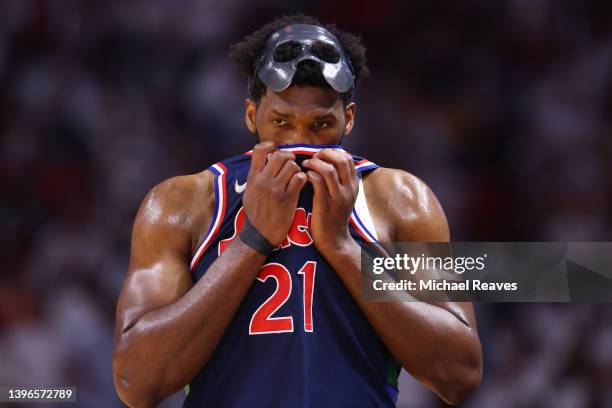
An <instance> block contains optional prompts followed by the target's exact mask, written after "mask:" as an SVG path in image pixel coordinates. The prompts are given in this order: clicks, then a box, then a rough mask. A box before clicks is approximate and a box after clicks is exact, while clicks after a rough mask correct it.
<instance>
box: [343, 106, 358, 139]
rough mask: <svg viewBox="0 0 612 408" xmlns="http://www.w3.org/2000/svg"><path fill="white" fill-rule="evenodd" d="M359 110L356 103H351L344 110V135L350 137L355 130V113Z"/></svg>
mask: <svg viewBox="0 0 612 408" xmlns="http://www.w3.org/2000/svg"><path fill="white" fill-rule="evenodd" d="M356 110H357V105H355V102H351V103H349V104H348V105H347V106H346V108H345V109H344V120H345V125H344V135H348V134H349V133H351V130H353V125H354V124H355V111H356Z"/></svg>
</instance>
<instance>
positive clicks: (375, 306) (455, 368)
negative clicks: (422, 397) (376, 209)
mask: <svg viewBox="0 0 612 408" xmlns="http://www.w3.org/2000/svg"><path fill="white" fill-rule="evenodd" d="M318 159H319V161H318V162H317V161H314V160H313V161H311V163H310V164H309V165H308V167H309V168H311V169H312V170H313V172H314V173H316V174H313V173H309V174H308V176H309V180H311V181H312V182H313V185H314V186H315V204H314V205H315V207H317V206H318V209H319V211H318V214H317V209H313V220H312V225H313V231H312V233H313V239H314V241H315V245H317V248H318V249H319V251H321V253H322V254H323V256H324V257H325V258H326V259H327V261H328V262H329V263H330V264H331V265H332V267H333V268H334V270H335V271H336V273H337V274H338V276H339V277H340V279H341V280H342V282H343V283H344V285H345V286H346V288H347V290H348V291H349V292H350V293H351V295H352V296H353V298H354V299H355V301H356V302H357V304H358V305H359V307H360V309H361V310H362V311H363V313H364V315H365V316H366V318H367V319H368V321H369V322H370V324H371V325H372V327H373V328H374V330H375V331H376V332H377V334H378V335H379V337H380V338H381V340H382V341H383V342H384V343H385V345H386V346H387V348H388V349H389V350H390V351H391V353H392V354H393V355H394V356H395V358H396V359H397V360H398V361H399V362H400V363H401V364H402V366H403V367H404V368H405V369H406V370H407V371H408V372H410V373H411V374H412V375H413V376H414V377H415V378H416V379H417V380H419V381H421V382H422V383H424V384H425V385H427V386H428V387H429V388H431V389H432V390H433V391H434V392H436V393H437V394H438V395H439V396H440V397H441V398H442V399H444V400H445V401H446V402H449V403H451V404H458V403H461V402H462V401H464V400H465V399H466V398H467V397H468V396H469V395H470V394H471V392H472V391H473V390H474V389H475V388H476V387H477V386H478V384H479V383H480V378H481V375H482V353H481V347H480V341H479V338H478V333H477V331H476V319H475V316H474V312H473V309H472V306H471V304H469V303H453V302H445V303H444V302H440V303H436V304H431V303H424V302H416V301H415V302H403V303H400V302H387V303H385V302H368V301H364V300H363V298H362V296H361V280H360V275H361V274H360V267H361V266H360V260H361V258H360V257H361V252H360V250H361V248H360V246H359V245H358V244H357V243H356V242H355V241H354V240H353V239H352V238H351V237H350V235H349V234H348V229H347V228H345V227H344V226H340V225H339V222H335V223H334V222H333V220H334V219H335V220H346V219H347V218H348V214H349V212H346V208H349V210H348V211H350V208H352V205H353V204H354V201H355V197H356V194H357V189H356V186H355V184H354V183H355V180H354V170H353V168H352V166H351V165H352V163H353V161H352V159H351V160H348V161H347V160H345V159H346V158H345V157H344V158H343V157H341V156H339V155H334V154H330V153H328V152H327V153H324V154H321V155H320V156H319V157H318ZM379 171H381V172H395V173H394V174H387V175H388V176H390V177H387V178H386V180H384V181H385V184H384V196H385V200H384V201H385V202H386V203H387V204H389V203H393V204H391V205H394V208H392V209H387V211H385V213H386V215H387V218H388V219H390V223H391V225H392V226H393V227H394V230H393V234H392V237H393V239H394V240H395V241H414V242H446V241H448V240H449V232H448V224H447V221H446V217H445V216H444V213H443V211H442V209H441V207H440V205H439V203H438V201H437V199H436V198H435V196H434V195H433V193H431V191H430V190H429V189H428V188H427V187H426V186H425V185H424V184H423V183H422V182H420V181H419V180H418V179H416V178H414V177H412V176H409V175H407V174H406V173H404V172H399V171H393V170H387V169H382V170H379ZM343 173H344V174H343ZM334 184H335V185H334ZM317 194H318V197H317ZM390 194H391V195H392V196H391V197H389V195H390ZM342 201H344V202H345V203H349V205H348V206H346V204H345V206H344V207H343V205H341V204H339V203H340V202H342ZM341 208H344V210H341ZM320 209H322V210H323V211H321V210H320ZM407 210H410V211H411V214H407ZM342 211H345V213H343V212H342ZM323 215H325V217H329V218H325V217H323ZM332 225H337V227H336V228H331V226H332ZM323 226H325V227H323ZM317 229H318V231H317Z"/></svg>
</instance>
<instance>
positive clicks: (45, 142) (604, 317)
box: [0, 0, 612, 408]
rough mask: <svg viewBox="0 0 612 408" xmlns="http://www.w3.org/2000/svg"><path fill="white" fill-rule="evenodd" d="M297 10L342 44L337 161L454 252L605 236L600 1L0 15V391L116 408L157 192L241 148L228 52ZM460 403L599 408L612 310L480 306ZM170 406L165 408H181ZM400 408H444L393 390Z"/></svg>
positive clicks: (420, 393)
mask: <svg viewBox="0 0 612 408" xmlns="http://www.w3.org/2000/svg"><path fill="white" fill-rule="evenodd" d="M294 12H304V13H308V14H313V15H315V16H317V17H319V18H320V19H322V20H323V21H325V22H330V21H335V22H336V23H337V24H338V25H339V26H340V27H341V28H343V29H346V30H349V31H352V32H355V33H359V34H361V35H362V36H363V39H364V42H365V44H366V45H367V46H368V48H369V55H368V56H369V66H370V69H371V71H372V75H371V77H370V78H368V79H366V80H365V81H364V82H363V83H362V87H361V88H360V89H358V90H357V104H358V116H357V124H356V129H355V131H354V132H353V134H351V136H350V137H348V138H347V139H346V141H345V144H346V146H347V148H348V149H350V150H351V151H353V152H354V153H356V154H360V155H363V156H366V157H367V158H369V159H370V160H372V161H374V162H376V163H378V164H380V165H383V166H386V167H397V168H402V169H406V170H408V171H410V172H412V173H414V174H416V175H417V176H419V177H420V178H422V179H423V180H425V182H427V183H428V184H429V185H430V186H431V188H432V189H433V191H434V192H435V193H436V194H437V196H438V198H439V199H440V201H441V203H442V205H443V207H444V208H445V210H446V212H447V216H448V219H449V223H450V226H451V233H452V237H453V239H454V240H456V241H468V240H475V241H487V240H490V241H514V240H518V241H521V240H525V241H538V240H542V241H555V240H568V241H611V240H612V205H611V202H612V159H611V158H612V3H611V2H609V1H606V0H585V1H570V0H500V1H495V2H493V1H489V0H467V1H466V0H461V1H460V0H452V1H445V2H429V1H401V2H400V1H398V2H395V1H392V0H378V1H376V2H368V1H365V0H350V1H349V0H337V1H334V2H323V1H306V0H297V1H293V2H292V4H287V3H286V2H281V1H280V0H251V1H248V2H247V1H238V0H225V1H223V2H221V1H213V0H182V1H178V2H169V1H162V0H146V1H145V0H135V1H117V0H112V1H110V0H109V1H104V2H102V1H78V0H57V1H49V0H3V1H1V2H0V194H1V201H0V222H1V223H2V228H0V254H1V257H0V270H1V273H2V274H1V277H0V385H7V386H8V385H34V386H36V385H39V386H40V385H52V384H55V385H75V386H76V387H77V389H78V391H77V395H78V399H79V404H78V405H79V406H83V407H114V406H121V403H120V401H119V400H118V398H117V397H116V394H115V392H114V388H113V383H112V376H111V347H112V330H113V324H114V307H115V302H116V299H117V295H118V292H119V289H120V286H121V284H122V280H123V278H124V275H125V272H126V267H127V260H128V255H129V244H130V229H131V224H132V221H133V218H134V216H135V213H136V210H137V208H138V205H139V203H140V201H141V200H142V198H143V197H144V195H145V194H146V192H147V191H148V190H149V189H151V188H152V187H153V186H154V185H155V184H157V183H159V182H160V181H161V180H164V179H166V178H168V177H171V176H173V175H178V174H186V173H194V172H198V171H200V170H202V169H204V168H206V167H207V166H209V165H210V164H212V163H214V162H217V161H219V160H221V159H223V158H226V157H228V156H232V155H236V154H240V153H242V152H244V151H246V150H248V149H249V148H250V147H251V146H252V145H253V144H254V142H255V141H254V139H253V137H252V136H251V135H250V134H249V133H248V132H247V130H246V128H245V126H244V122H243V109H244V98H245V96H246V79H245V78H244V77H242V76H241V75H240V74H239V73H238V72H237V70H236V69H235V68H234V67H233V66H232V65H231V63H230V61H229V60H228V58H227V52H228V47H229V45H230V44H231V43H233V42H236V41H238V40H240V39H242V38H243V37H244V36H245V35H246V34H248V33H250V32H251V31H253V30H254V29H256V28H257V27H259V26H260V25H262V24H264V23H265V22H266V21H267V20H269V19H270V18H272V17H274V16H277V15H280V14H287V13H294ZM476 307H477V313H478V318H479V330H480V333H481V337H482V341H483V345H484V354H485V374H484V379H483V383H482V385H481V387H480V388H479V390H478V391H477V392H476V393H475V394H474V396H473V397H472V398H471V399H470V400H469V401H468V402H467V403H466V404H464V406H466V407H492V406H494V407H496V408H503V407H561V408H563V407H572V408H573V407H612V307H610V306H609V305H605V304H586V303H585V304H478V305H476ZM182 398H183V396H182V394H181V393H178V394H177V395H175V396H173V397H172V398H170V399H169V400H167V401H166V402H165V403H164V404H163V406H165V407H175V406H180V404H181V400H182ZM398 405H399V406H400V407H414V408H418V407H444V406H445V405H444V404H443V403H441V402H440V401H439V400H438V399H437V398H436V397H435V396H434V395H433V394H432V393H431V392H430V391H428V390H427V389H425V388H424V387H422V386H421V385H419V384H418V383H416V382H415V381H414V380H412V379H411V378H410V377H409V376H408V375H406V374H405V373H404V374H403V375H402V378H401V390H400V401H399V403H398Z"/></svg>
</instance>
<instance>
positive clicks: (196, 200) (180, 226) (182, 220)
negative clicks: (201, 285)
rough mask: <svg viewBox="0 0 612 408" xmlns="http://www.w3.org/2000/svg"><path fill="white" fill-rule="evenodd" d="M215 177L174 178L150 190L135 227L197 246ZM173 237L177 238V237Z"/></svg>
mask: <svg viewBox="0 0 612 408" xmlns="http://www.w3.org/2000/svg"><path fill="white" fill-rule="evenodd" d="M214 199H215V195H214V174H213V173H212V172H210V171H208V170H204V171H202V172H200V173H196V174H190V175H183V176H175V177H171V178H169V179H167V180H164V181H162V182H161V183H159V184H157V185H156V186H155V187H153V188H152V189H151V190H150V191H149V193H148V194H147V195H146V196H145V198H144V199H143V201H142V204H141V205H140V208H139V210H138V214H137V215H136V220H135V222H134V228H135V229H137V228H139V227H145V228H147V229H148V228H156V229H161V230H165V231H166V232H168V233H170V232H171V233H172V234H173V235H175V234H180V235H181V236H182V237H184V239H185V240H189V246H190V249H192V248H193V247H195V246H196V244H197V240H198V238H199V237H200V236H201V235H202V230H204V231H205V230H206V229H207V228H208V224H209V223H210V219H211V217H212V213H213V207H214ZM174 238H177V237H176V236H175V237H174Z"/></svg>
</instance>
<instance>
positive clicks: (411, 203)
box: [364, 168, 449, 242]
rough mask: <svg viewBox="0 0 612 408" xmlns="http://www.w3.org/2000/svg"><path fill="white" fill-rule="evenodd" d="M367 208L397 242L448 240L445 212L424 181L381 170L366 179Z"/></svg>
mask: <svg viewBox="0 0 612 408" xmlns="http://www.w3.org/2000/svg"><path fill="white" fill-rule="evenodd" d="M364 188H365V192H366V197H367V200H368V204H369V205H370V207H371V211H372V213H373V215H374V217H375V218H376V219H377V220H378V222H379V223H380V224H381V225H383V226H384V228H386V229H387V230H388V231H390V234H389V238H390V239H393V240H395V241H421V242H426V241H429V242H436V241H437V242H443V241H448V240H449V231H448V222H447V220H446V216H445V214H444V210H443V209H442V206H441V205H440V202H439V201H438V198H437V197H436V196H435V194H434V192H433V191H432V190H431V188H429V186H428V185H427V184H425V182H423V180H421V179H420V178H418V177H416V176H415V175H414V174H411V173H409V172H407V171H404V170H399V169H390V168H378V169H376V170H375V171H373V172H371V173H370V174H369V175H368V176H366V177H365V178H364Z"/></svg>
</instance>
